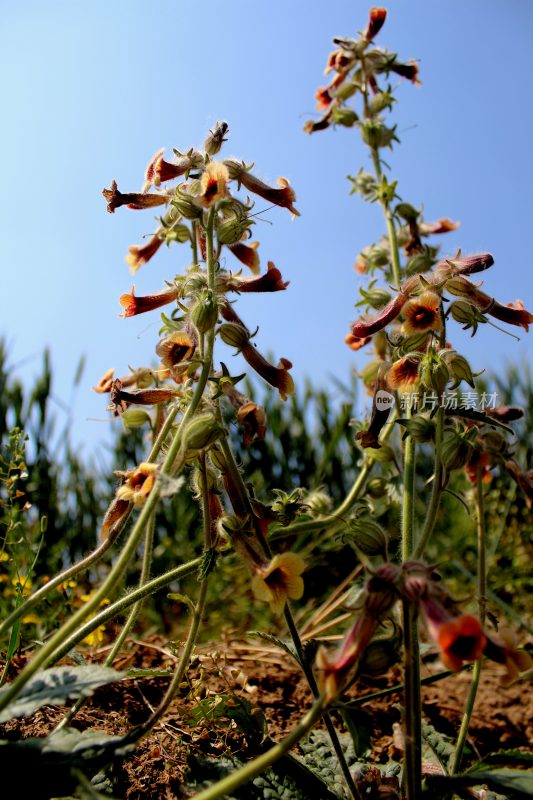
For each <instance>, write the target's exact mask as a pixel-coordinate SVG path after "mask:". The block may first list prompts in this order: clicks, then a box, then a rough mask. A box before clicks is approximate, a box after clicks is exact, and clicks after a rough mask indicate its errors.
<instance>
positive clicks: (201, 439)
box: [183, 412, 225, 450]
mask: <svg viewBox="0 0 533 800" xmlns="http://www.w3.org/2000/svg"><path fill="white" fill-rule="evenodd" d="M224 434H225V430H224V428H223V427H222V425H220V423H219V422H218V420H217V418H216V417H215V415H214V414H211V413H209V412H208V413H206V414H198V416H196V417H193V419H192V420H191V421H190V422H189V424H188V425H187V427H186V429H185V431H184V433H183V445H184V447H185V449H186V450H204V449H205V448H206V447H209V446H210V445H212V444H213V443H214V442H216V441H217V440H218V439H221V438H222V436H223V435H224Z"/></svg>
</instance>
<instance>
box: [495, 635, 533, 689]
mask: <svg viewBox="0 0 533 800" xmlns="http://www.w3.org/2000/svg"><path fill="white" fill-rule="evenodd" d="M484 655H486V656H487V658H489V659H490V660H491V661H495V662H496V663H497V664H504V665H505V669H506V672H505V675H504V676H503V678H502V685H503V686H508V685H509V684H510V683H512V682H513V681H515V680H516V679H517V678H518V677H519V675H520V673H521V672H526V671H528V670H531V669H532V668H533V659H532V658H531V656H530V655H529V653H527V652H526V651H525V650H517V649H516V642H515V637H514V636H513V634H512V633H511V632H510V631H504V632H502V633H501V634H500V636H499V637H498V640H496V639H492V638H491V637H490V636H487V643H486V645H485V650H484Z"/></svg>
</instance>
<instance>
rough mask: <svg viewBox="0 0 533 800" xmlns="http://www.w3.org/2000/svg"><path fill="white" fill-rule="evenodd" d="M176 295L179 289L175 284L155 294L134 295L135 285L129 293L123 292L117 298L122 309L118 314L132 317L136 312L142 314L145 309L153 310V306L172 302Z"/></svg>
mask: <svg viewBox="0 0 533 800" xmlns="http://www.w3.org/2000/svg"><path fill="white" fill-rule="evenodd" d="M178 296H179V289H178V288H177V287H175V286H171V287H169V288H168V289H165V290H164V291H163V292H158V293H157V294H147V295H143V296H141V297H136V296H135V286H132V287H131V291H130V292H129V294H123V295H121V296H120V298H119V303H120V305H121V306H122V308H123V309H124V311H123V312H122V314H121V315H120V316H121V317H133V316H135V315H136V314H144V312H145V311H153V310H154V309H155V308H161V306H166V305H167V304H168V303H172V302H173V301H174V300H176V298H177V297H178Z"/></svg>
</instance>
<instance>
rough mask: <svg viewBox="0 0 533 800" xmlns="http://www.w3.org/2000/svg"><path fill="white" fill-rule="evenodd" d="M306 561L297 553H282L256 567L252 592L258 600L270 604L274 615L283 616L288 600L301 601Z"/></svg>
mask: <svg viewBox="0 0 533 800" xmlns="http://www.w3.org/2000/svg"><path fill="white" fill-rule="evenodd" d="M304 569H305V561H304V560H303V558H302V557H301V556H299V555H297V554H296V553H281V554H278V555H276V556H274V558H273V559H272V560H271V561H269V562H267V563H265V564H263V565H262V566H259V565H256V567H255V575H254V577H253V578H252V591H253V593H254V595H255V597H256V598H257V599H258V600H265V601H266V602H267V603H269V604H270V607H271V609H272V611H273V612H274V614H281V613H282V611H283V608H284V607H285V603H286V602H287V599H288V598H290V599H291V600H299V599H300V598H301V596H302V595H303V592H304V582H303V579H302V578H301V574H302V572H303V571H304Z"/></svg>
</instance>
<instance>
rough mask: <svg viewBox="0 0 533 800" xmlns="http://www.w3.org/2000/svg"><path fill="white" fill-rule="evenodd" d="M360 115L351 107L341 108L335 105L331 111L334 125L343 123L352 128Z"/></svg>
mask: <svg viewBox="0 0 533 800" xmlns="http://www.w3.org/2000/svg"><path fill="white" fill-rule="evenodd" d="M358 119H359V117H358V116H357V114H356V113H355V111H353V110H352V109H351V108H341V107H340V106H335V108H334V109H333V111H332V112H331V121H332V123H333V124H334V125H343V126H344V127H345V128H352V127H353V126H354V125H355V123H356V122H357V120H358Z"/></svg>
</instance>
